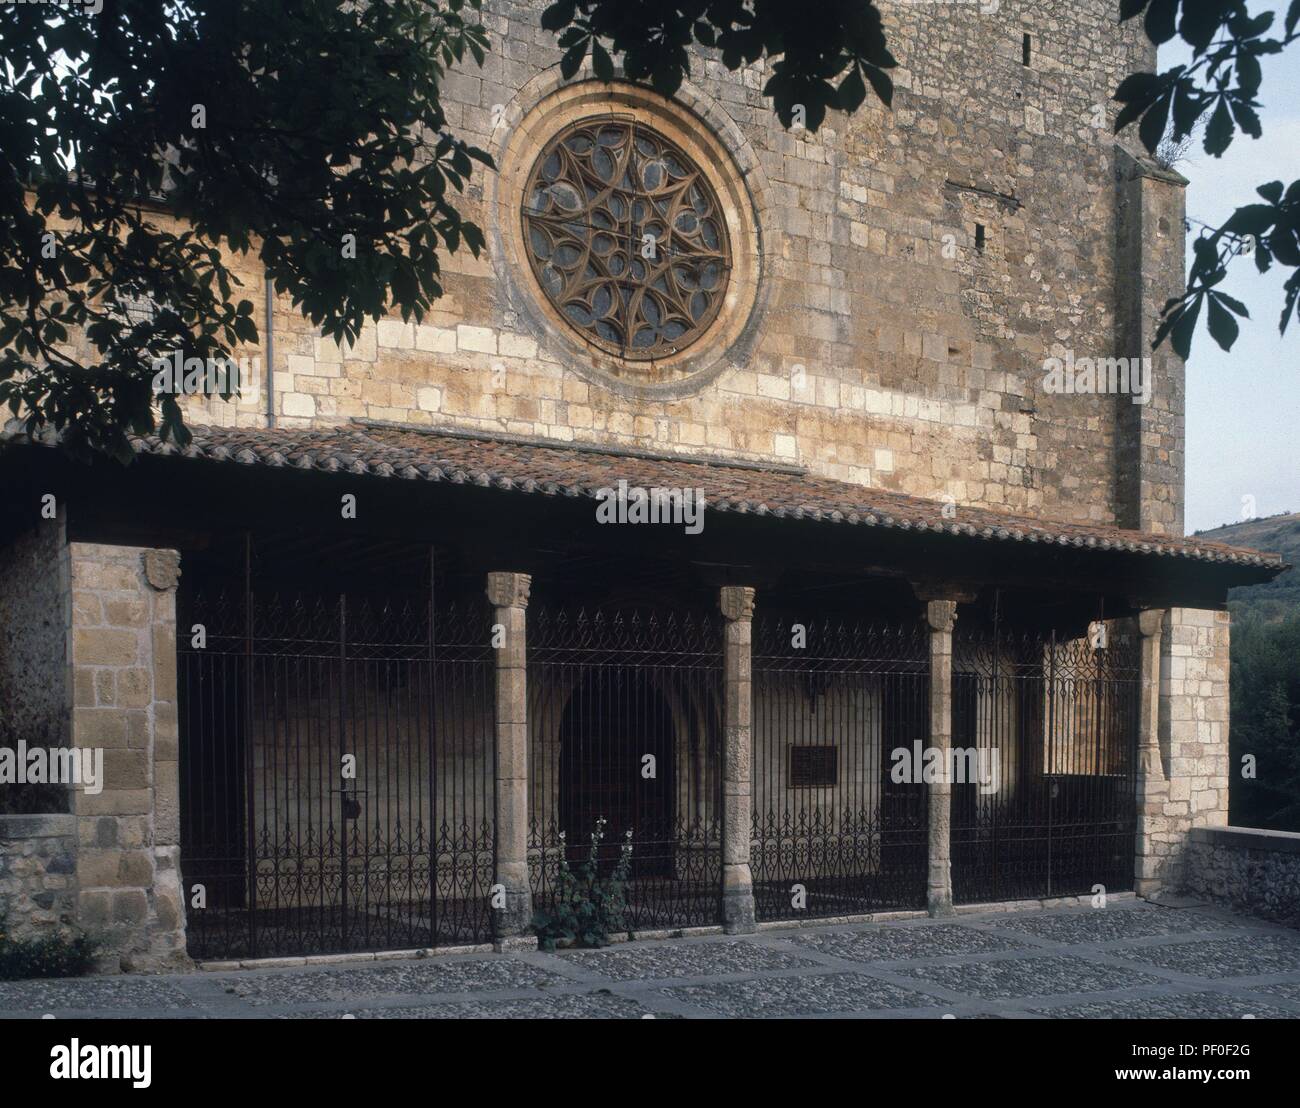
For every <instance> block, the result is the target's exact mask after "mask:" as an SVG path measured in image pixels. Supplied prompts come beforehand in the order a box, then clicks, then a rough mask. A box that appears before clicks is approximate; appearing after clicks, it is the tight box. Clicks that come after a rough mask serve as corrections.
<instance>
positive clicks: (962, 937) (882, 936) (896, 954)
mask: <svg viewBox="0 0 1300 1108" xmlns="http://www.w3.org/2000/svg"><path fill="white" fill-rule="evenodd" d="M787 941H789V942H791V943H794V944H796V945H798V946H800V947H804V948H807V949H811V950H815V951H817V952H818V953H820V954H829V955H832V956H834V957H836V958H846V959H848V960H849V961H851V962H893V961H902V960H907V959H910V958H936V957H943V956H945V955H965V954H989V953H993V952H996V951H1004V950H1015V949H1017V948H1021V949H1023V948H1024V947H1025V946H1026V945H1027V944H1025V943H1024V942H1018V941H1017V940H1015V939H1014V938H1009V937H1004V936H1001V935H994V934H991V933H989V932H987V931H979V930H976V929H975V928H974V927H963V926H960V925H958V924H919V925H914V926H908V927H902V926H900V927H890V928H886V927H881V928H877V929H875V930H870V931H862V930H835V931H806V932H799V933H797V934H794V935H791V936H790V937H789V939H788V940H787Z"/></svg>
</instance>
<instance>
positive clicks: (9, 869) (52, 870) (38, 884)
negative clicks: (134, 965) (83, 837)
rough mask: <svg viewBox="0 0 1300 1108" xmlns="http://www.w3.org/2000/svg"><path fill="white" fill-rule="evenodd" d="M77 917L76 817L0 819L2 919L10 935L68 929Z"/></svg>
mask: <svg viewBox="0 0 1300 1108" xmlns="http://www.w3.org/2000/svg"><path fill="white" fill-rule="evenodd" d="M76 913H77V817H76V816H72V815H21V816H9V815H0V917H3V918H4V919H5V921H6V922H5V927H6V930H7V931H8V933H9V934H10V935H12V936H13V937H14V938H18V939H36V938H42V937H44V936H45V935H49V934H53V933H57V932H59V931H64V932H66V931H69V930H70V929H71V927H72V924H73V923H74V922H75V920H76Z"/></svg>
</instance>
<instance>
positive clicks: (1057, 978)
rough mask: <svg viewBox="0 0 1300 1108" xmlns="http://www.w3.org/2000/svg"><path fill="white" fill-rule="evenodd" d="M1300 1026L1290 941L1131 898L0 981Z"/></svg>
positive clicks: (141, 1009)
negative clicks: (422, 954)
mask: <svg viewBox="0 0 1300 1108" xmlns="http://www.w3.org/2000/svg"><path fill="white" fill-rule="evenodd" d="M46 1014H49V1015H54V1016H56V1017H60V1018H63V1017H89V1018H108V1017H114V1018H122V1017H127V1018H137V1019H142V1018H160V1019H178V1018H179V1019H211V1018H234V1019H268V1018H270V1019H344V1018H353V1019H488V1018H505V1019H649V1018H654V1019H670V1018H693V1019H709V1018H712V1019H718V1018H782V1017H785V1018H808V1019H818V1018H820V1019H825V1018H836V1017H840V1016H857V1017H864V1018H913V1019H938V1018H941V1017H943V1016H955V1017H956V1018H958V1019H999V1018H1002V1019H1102V1018H1111V1019H1158V1018H1165V1019H1168V1018H1174V1019H1178V1018H1218V1019H1240V1018H1244V1017H1248V1016H1249V1017H1253V1018H1256V1019H1300V931H1295V930H1290V929H1287V928H1285V927H1281V926H1278V925H1276V924H1268V923H1263V922H1259V921H1254V920H1250V919H1247V918H1244V917H1240V916H1233V915H1231V914H1228V913H1226V912H1223V911H1221V910H1219V909H1214V908H1204V907H1190V908H1173V907H1159V906H1156V905H1152V904H1148V903H1145V902H1143V901H1139V900H1135V899H1133V898H1131V897H1130V898H1112V900H1111V901H1110V903H1109V904H1108V906H1107V907H1105V908H1100V909H1094V908H1091V907H1089V906H1086V905H1085V906H1077V907H1061V908H1049V909H1042V908H1038V907H1035V908H1034V909H1029V910H1023V911H998V912H978V913H971V914H963V915H961V916H958V917H957V918H955V919H951V918H950V919H945V920H915V919H907V920H895V921H891V922H881V923H861V924H845V923H843V922H838V923H835V924H827V925H825V926H817V925H816V924H812V923H811V922H810V921H805V925H804V926H801V927H798V928H793V929H789V930H779V929H775V930H764V931H762V932H760V933H759V934H757V935H751V936H744V937H733V936H724V935H717V934H713V935H702V936H693V937H690V938H681V939H663V940H641V941H638V942H635V943H630V944H626V945H622V944H621V945H616V946H613V947H610V948H607V949H605V950H599V951H562V952H559V953H555V954H547V953H542V952H540V951H510V952H507V953H502V954H491V953H465V954H449V955H438V956H435V957H430V958H419V959H417V958H412V959H407V960H404V961H379V962H377V961H370V962H357V963H332V964H326V965H316V966H296V967H291V968H266V967H262V968H257V969H247V970H234V971H224V970H223V971H221V972H206V973H189V974H168V975H163V976H156V977H104V978H76V979H70V980H62V981H17V982H0V1018H29V1019H30V1018H39V1017H41V1016H42V1015H46Z"/></svg>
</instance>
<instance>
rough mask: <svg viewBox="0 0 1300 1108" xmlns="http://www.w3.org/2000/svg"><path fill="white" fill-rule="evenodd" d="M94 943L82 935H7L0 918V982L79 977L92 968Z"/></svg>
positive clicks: (95, 946) (93, 966)
mask: <svg viewBox="0 0 1300 1108" xmlns="http://www.w3.org/2000/svg"><path fill="white" fill-rule="evenodd" d="M96 952H97V944H96V943H95V942H94V940H93V939H91V938H89V937H88V936H86V935H73V936H71V937H69V936H66V935H62V934H53V935H47V936H46V937H45V938H41V939H15V938H13V937H12V936H10V934H9V932H8V928H7V927H6V921H5V917H4V916H0V981H19V980H23V979H25V978H32V977H81V976H83V975H85V974H87V973H90V972H91V971H92V970H93V969H94V968H95V956H96Z"/></svg>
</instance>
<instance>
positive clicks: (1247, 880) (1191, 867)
mask: <svg viewBox="0 0 1300 1108" xmlns="http://www.w3.org/2000/svg"><path fill="white" fill-rule="evenodd" d="M1183 891H1184V892H1185V893H1189V894H1191V895H1193V896H1204V897H1209V898H1210V899H1212V900H1216V901H1221V902H1223V903H1225V904H1228V905H1231V906H1232V907H1233V908H1236V909H1238V910H1240V911H1243V912H1248V913H1250V914H1251V915H1255V916H1262V917H1263V918H1265V919H1273V920H1277V921H1278V922H1280V923H1289V924H1292V925H1294V926H1300V834H1296V833H1294V832H1291V831H1263V830H1260V829H1258V828H1254V827H1195V828H1193V829H1192V831H1191V834H1190V837H1189V841H1188V845H1187V865H1186V868H1185V870H1184V877H1183Z"/></svg>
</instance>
